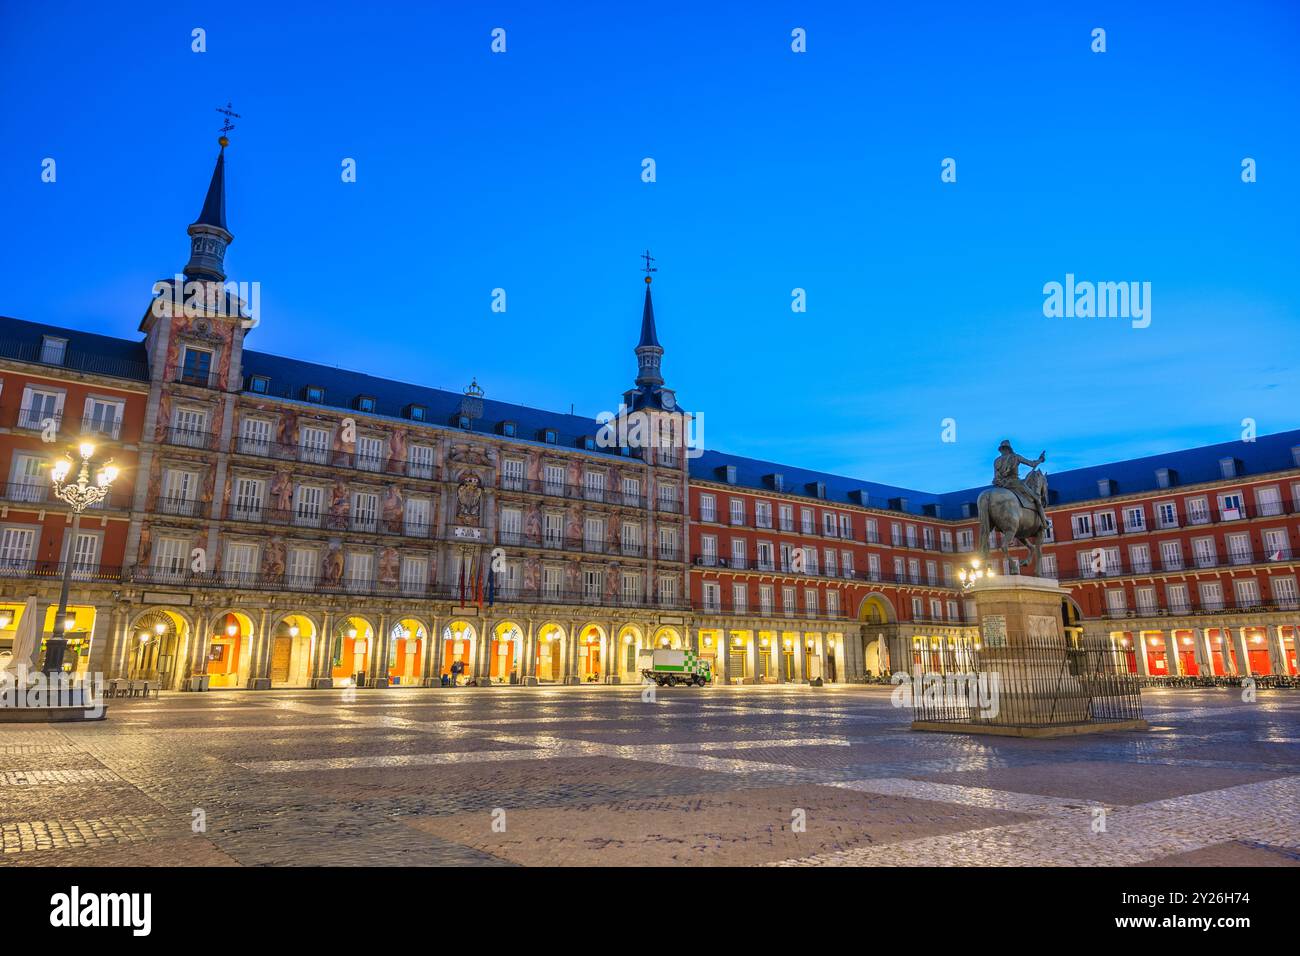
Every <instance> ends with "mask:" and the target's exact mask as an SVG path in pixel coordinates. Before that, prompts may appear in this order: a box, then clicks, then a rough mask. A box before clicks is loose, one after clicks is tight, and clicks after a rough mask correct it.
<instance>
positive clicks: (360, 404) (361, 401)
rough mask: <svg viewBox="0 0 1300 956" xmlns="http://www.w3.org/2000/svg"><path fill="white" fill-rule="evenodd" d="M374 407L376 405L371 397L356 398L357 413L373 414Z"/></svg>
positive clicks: (361, 396)
mask: <svg viewBox="0 0 1300 956" xmlns="http://www.w3.org/2000/svg"><path fill="white" fill-rule="evenodd" d="M376 407H377V405H376V402H375V399H374V396H373V395H358V396H357V411H359V412H372V413H373V412H374V410H375V408H376Z"/></svg>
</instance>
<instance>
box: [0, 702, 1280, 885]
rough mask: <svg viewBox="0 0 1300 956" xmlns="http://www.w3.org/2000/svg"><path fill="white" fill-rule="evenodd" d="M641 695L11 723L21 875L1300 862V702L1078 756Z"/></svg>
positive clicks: (1119, 737) (216, 708)
mask: <svg viewBox="0 0 1300 956" xmlns="http://www.w3.org/2000/svg"><path fill="white" fill-rule="evenodd" d="M642 695H643V689H642V688H639V687H634V686H627V685H623V686H610V685H603V686H597V687H581V688H579V687H569V688H564V687H557V688H493V689H490V690H480V689H474V688H463V689H455V690H452V689H446V688H444V689H433V690H429V689H405V690H404V689H398V688H393V689H388V690H350V689H349V690H334V691H274V690H273V691H264V692H228V693H225V694H206V695H205V694H181V693H170V694H164V695H163V696H162V698H161V699H156V700H155V699H150V700H140V699H134V700H121V701H112V702H111V703H110V705H109V706H110V717H109V719H107V720H105V721H100V722H97V723H88V724H79V725H75V726H73V725H69V726H66V727H56V726H41V725H29V726H22V725H13V724H10V725H3V726H0V761H2V762H3V765H2V766H0V787H2V788H3V791H4V799H3V801H0V814H2V815H3V816H2V818H0V840H2V841H3V854H2V855H0V865H3V866H7V867H22V866H127V865H159V866H174V865H191V866H192V865H214V866H257V865H349V864H357V863H365V864H368V865H466V864H468V865H485V866H491V865H539V864H542V865H592V864H596V865H613V866H652V865H697V866H699V865H733V866H759V865H762V866H771V865H774V866H781V865H788V866H791V865H831V866H834V865H885V866H908V865H931V866H934V865H945V866H946V865H985V866H998V865H1074V866H1078V865H1087V866H1145V865H1162V866H1170V865H1173V866H1183V865H1190V866H1223V865H1247V866H1295V865H1297V864H1298V863H1300V812H1298V811H1297V807H1300V773H1298V770H1300V768H1298V767H1297V761H1296V745H1297V743H1300V699H1297V698H1296V697H1295V695H1294V693H1291V692H1281V691H1279V692H1270V691H1261V692H1260V693H1259V695H1258V698H1257V699H1256V700H1255V701H1254V702H1244V701H1243V700H1242V699H1241V694H1240V692H1239V691H1235V690H1231V689H1216V690H1156V691H1150V690H1149V691H1147V693H1146V694H1145V711H1146V714H1147V717H1148V719H1149V720H1150V721H1151V725H1152V729H1151V731H1150V732H1149V733H1146V734H1136V735H1135V734H1103V735H1096V736H1092V737H1089V738H1086V739H1082V738H1080V739H1065V740H1056V741H1042V740H1038V741H1035V740H1018V739H999V738H977V737H972V736H967V735H949V734H937V735H930V734H916V733H911V732H910V731H909V729H908V726H909V720H910V713H909V712H908V711H907V710H900V709H896V708H895V707H894V706H893V705H892V702H891V696H890V691H889V689H888V688H884V687H872V686H861V685H857V686H852V685H851V686H845V687H838V688H832V687H827V688H820V689H819V688H809V687H806V686H791V685H786V686H774V687H767V688H758V687H746V688H724V687H718V688H710V689H708V690H704V691H700V690H697V689H678V690H659V691H658V692H657V694H656V695H655V699H654V700H653V701H646V700H643V697H642ZM1099 819H1100V820H1101V821H1102V823H1101V824H1100V825H1099V823H1098V821H1099ZM1099 831H1100V832H1099Z"/></svg>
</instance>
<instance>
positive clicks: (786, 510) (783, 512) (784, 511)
mask: <svg viewBox="0 0 1300 956" xmlns="http://www.w3.org/2000/svg"><path fill="white" fill-rule="evenodd" d="M778 514H779V520H780V524H781V530H782V531H793V530H794V507H793V506H792V505H781V506H780V509H779V512H778Z"/></svg>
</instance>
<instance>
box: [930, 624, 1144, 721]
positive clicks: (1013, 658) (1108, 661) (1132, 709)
mask: <svg viewBox="0 0 1300 956" xmlns="http://www.w3.org/2000/svg"><path fill="white" fill-rule="evenodd" d="M912 663H913V670H912V673H911V674H910V675H909V678H910V680H911V702H912V709H913V716H914V719H915V720H916V721H927V722H938V723H943V722H952V723H974V724H988V725H993V726H1011V727H1051V726H1057V725H1063V724H1075V723H1091V724H1097V723H1120V722H1123V721H1133V720H1141V719H1142V695H1141V685H1140V682H1139V681H1138V679H1137V678H1136V677H1135V676H1133V675H1131V674H1130V673H1129V672H1128V665H1127V661H1126V659H1125V656H1124V654H1123V652H1121V651H1119V650H1117V649H1112V648H1108V647H1087V646H1085V647H1067V646H1065V645H1064V644H1062V643H1057V642H1040V643H1024V642H1017V643H1016V644H1015V646H1014V647H1013V648H1006V647H1002V648H996V649H995V648H987V647H986V648H983V649H981V650H979V651H976V652H975V654H974V655H973V658H972V656H971V655H970V654H969V653H967V652H965V651H963V650H961V649H960V648H957V647H950V646H945V645H943V644H939V645H938V646H935V645H932V646H930V647H924V646H917V647H915V648H914V654H913V661H912Z"/></svg>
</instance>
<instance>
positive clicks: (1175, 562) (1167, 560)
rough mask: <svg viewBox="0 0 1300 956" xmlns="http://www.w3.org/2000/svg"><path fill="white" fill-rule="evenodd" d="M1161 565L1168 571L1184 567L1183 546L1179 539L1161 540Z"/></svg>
mask: <svg viewBox="0 0 1300 956" xmlns="http://www.w3.org/2000/svg"><path fill="white" fill-rule="evenodd" d="M1160 567H1161V568H1163V569H1164V570H1166V571H1181V570H1182V569H1183V546H1182V544H1181V543H1179V542H1177V541H1161V542H1160Z"/></svg>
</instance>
